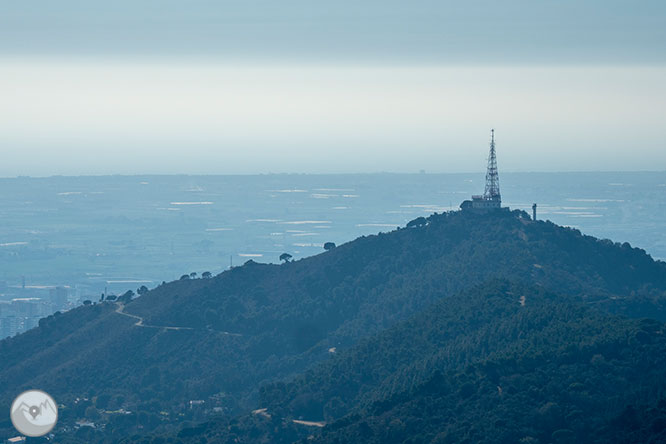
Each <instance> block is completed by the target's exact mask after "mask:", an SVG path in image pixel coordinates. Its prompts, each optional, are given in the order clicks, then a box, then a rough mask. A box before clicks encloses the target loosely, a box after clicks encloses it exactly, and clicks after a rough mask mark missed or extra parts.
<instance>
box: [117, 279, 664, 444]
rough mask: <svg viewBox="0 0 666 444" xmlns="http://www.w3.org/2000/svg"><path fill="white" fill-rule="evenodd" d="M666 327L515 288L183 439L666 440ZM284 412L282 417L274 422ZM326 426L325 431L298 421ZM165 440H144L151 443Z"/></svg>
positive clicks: (437, 310) (403, 329) (367, 344)
mask: <svg viewBox="0 0 666 444" xmlns="http://www.w3.org/2000/svg"><path fill="white" fill-rule="evenodd" d="M665 332H666V326H665V325H664V324H663V323H661V322H659V321H653V320H647V319H646V320H627V319H622V318H619V317H616V316H612V315H607V314H604V313H601V312H598V311H596V310H594V309H590V308H589V307H586V306H584V305H582V304H581V303H579V302H574V301H572V300H571V299H570V298H567V297H564V296H560V295H554V294H551V293H548V292H546V291H544V290H543V289H540V288H530V287H525V286H523V285H516V284H512V283H509V282H505V281H496V282H491V283H488V284H486V285H483V286H481V287H478V288H475V289H473V290H469V291H466V292H463V293H461V294H459V295H456V296H454V297H450V298H447V299H445V300H443V301H441V302H439V303H437V304H435V305H434V306H433V307H431V308H429V309H427V310H426V311H424V312H423V313H421V314H418V315H417V316H415V317H413V318H412V319H410V320H408V321H404V322H401V323H399V324H398V325H396V326H395V327H393V328H391V329H389V330H387V331H386V332H383V333H380V334H377V335H376V336H374V337H372V338H369V339H367V340H364V341H362V343H360V344H359V345H357V346H355V347H353V348H352V349H351V350H349V351H347V352H343V353H341V354H340V355H339V356H337V357H336V358H334V359H332V360H331V361H329V362H327V363H324V364H322V365H320V366H319V367H317V368H316V369H314V370H312V371H309V372H306V373H305V374H303V375H302V376H299V377H297V378H295V379H293V380H292V381H290V382H288V383H276V384H271V385H269V386H268V387H265V388H264V389H263V390H262V400H261V403H260V406H262V407H263V408H264V409H265V410H263V411H262V412H263V413H262V414H261V415H259V414H254V415H252V414H251V415H247V416H244V417H242V418H240V419H238V420H231V421H222V420H218V421H214V422H210V423H207V424H204V425H201V426H199V427H196V428H190V429H185V430H183V431H181V432H180V433H179V434H178V435H176V436H172V437H171V439H173V441H174V442H182V443H194V442H196V443H199V442H211V443H212V442H223V443H225V442H229V443H231V442H248V443H249V442H266V443H268V442H275V443H289V442H295V441H299V440H300V439H303V442H304V443H305V442H318V443H326V444H329V443H331V444H332V443H355V442H364V443H387V442H390V443H421V442H434V443H460V442H474V443H481V442H483V443H539V442H541V443H551V442H552V443H574V442H581V443H583V442H584V443H609V442H635V443H648V442H654V443H657V442H664V440H665V439H666V337H665V336H664V333H665ZM268 415H270V418H269V417H268ZM294 419H297V420H298V419H307V420H309V421H321V420H325V421H326V423H327V424H328V425H327V426H326V427H325V428H323V429H322V430H321V432H320V433H319V432H315V433H314V434H313V435H310V437H309V438H308V439H305V438H306V437H307V436H308V435H309V434H310V433H312V432H313V431H312V430H307V428H304V427H303V426H302V425H300V426H299V425H298V424H296V423H294V422H293V420H294ZM153 439H155V438H149V439H136V441H132V440H130V441H128V442H141V443H151V442H159V441H153Z"/></svg>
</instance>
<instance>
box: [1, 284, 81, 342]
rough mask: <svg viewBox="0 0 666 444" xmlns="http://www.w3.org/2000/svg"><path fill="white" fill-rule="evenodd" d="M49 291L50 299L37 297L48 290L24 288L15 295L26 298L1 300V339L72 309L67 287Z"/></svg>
mask: <svg viewBox="0 0 666 444" xmlns="http://www.w3.org/2000/svg"><path fill="white" fill-rule="evenodd" d="M48 290H49V292H48V297H37V296H42V295H43V294H44V293H46V289H42V288H40V289H39V291H37V290H34V289H30V288H23V286H22V287H21V288H20V289H19V290H16V292H15V293H14V295H17V296H18V295H25V297H15V298H12V299H8V300H0V339H4V338H6V337H8V336H14V335H16V334H18V333H22V332H24V331H27V330H30V329H31V328H34V327H37V326H38V325H39V320H40V319H41V318H44V317H46V316H49V315H50V314H52V313H54V312H56V311H65V310H68V309H69V308H70V305H69V289H68V288H67V287H55V288H51V289H48ZM7 296H8V295H5V297H7ZM9 297H11V295H9Z"/></svg>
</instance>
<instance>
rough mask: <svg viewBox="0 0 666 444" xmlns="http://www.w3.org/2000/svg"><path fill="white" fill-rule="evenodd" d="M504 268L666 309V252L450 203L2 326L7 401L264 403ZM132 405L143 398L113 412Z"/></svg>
mask: <svg viewBox="0 0 666 444" xmlns="http://www.w3.org/2000/svg"><path fill="white" fill-rule="evenodd" d="M497 277H501V278H507V279H511V280H514V281H517V282H529V283H531V284H534V285H540V286H543V287H544V288H547V289H550V290H554V291H556V292H558V293H560V294H563V295H568V296H571V297H573V298H574V299H575V300H577V301H581V302H584V303H585V304H587V305H593V306H595V307H598V308H601V309H603V310H606V311H611V312H617V313H624V314H627V315H629V316H649V317H654V318H660V319H664V318H665V315H664V314H665V313H666V311H665V310H664V307H665V306H666V305H665V303H664V302H665V300H666V264H664V263H663V262H655V261H653V260H652V259H651V258H650V256H649V255H647V254H646V253H645V252H644V251H642V250H640V249H635V248H631V247H630V246H629V245H628V244H622V245H620V244H613V243H612V242H610V241H600V240H597V239H595V238H593V237H590V236H583V235H581V234H580V233H579V232H578V231H576V230H573V229H568V228H563V227H559V226H556V225H554V224H552V223H549V222H533V221H531V220H529V218H527V217H526V215H525V214H524V213H521V212H513V213H509V212H506V213H505V212H498V213H496V214H488V215H485V216H484V215H473V214H465V213H447V214H439V215H433V216H431V217H429V218H428V219H427V220H425V219H424V220H419V221H417V222H416V223H414V224H412V227H410V228H403V229H399V230H396V231H393V232H390V233H384V234H380V235H376V236H367V237H362V238H359V239H356V240H355V241H352V242H349V243H347V244H344V245H341V246H339V247H337V248H335V249H333V250H331V251H328V252H325V253H322V254H320V255H317V256H314V257H310V258H307V259H303V260H300V261H297V262H293V263H287V264H283V265H266V264H256V263H253V262H249V263H247V264H245V265H244V266H242V267H236V268H234V269H232V270H230V271H227V272H224V273H222V274H220V275H219V276H216V277H215V278H213V279H194V280H184V281H176V282H172V283H169V284H164V285H161V286H159V287H158V288H156V289H153V290H151V291H150V292H148V293H147V294H145V295H143V296H141V297H139V298H137V299H135V300H134V301H132V302H130V303H128V304H126V306H125V307H124V311H123V313H119V312H118V311H119V309H120V307H119V306H117V305H116V304H114V303H105V304H97V305H94V306H86V307H80V308H78V309H76V310H72V311H70V312H67V313H63V314H61V315H59V316H52V317H50V318H48V319H46V320H44V321H43V322H42V323H40V327H39V328H37V329H35V330H32V331H30V332H28V333H26V334H22V335H19V336H18V337H15V338H12V339H8V340H5V341H1V342H0V401H2V402H5V403H9V402H11V399H12V398H13V397H14V396H16V394H17V393H19V392H20V391H21V390H22V389H24V388H28V387H40V388H42V389H44V390H46V391H48V392H49V393H51V394H52V395H53V396H55V397H56V399H58V401H59V402H61V403H62V404H64V405H65V406H66V408H65V409H63V416H62V423H63V424H67V423H68V421H70V422H71V421H74V420H75V419H84V418H86V419H89V417H91V416H93V417H96V418H97V419H96V421H97V422H98V423H100V424H104V425H105V427H106V428H105V433H106V434H107V435H110V436H113V437H114V438H113V439H116V438H117V437H118V436H120V435H122V434H124V433H127V432H130V431H137V430H141V431H147V430H151V429H154V428H156V427H157V428H159V427H162V426H165V425H169V424H178V423H181V422H182V421H184V420H197V419H199V417H200V415H198V414H197V413H196V411H195V410H194V409H189V408H188V407H187V406H188V401H190V400H199V399H202V400H206V401H207V404H206V405H207V406H210V408H212V407H217V408H219V409H221V411H222V412H223V413H226V414H228V415H230V414H235V413H237V412H242V411H243V410H245V409H248V408H251V407H252V406H255V405H256V399H257V392H258V389H259V387H260V386H262V385H263V384H265V383H267V382H270V381H273V380H278V379H283V378H286V377H288V376H290V375H294V374H296V373H299V372H302V371H303V370H305V369H307V368H309V367H311V366H312V365H314V364H316V363H318V362H321V361H326V360H327V359H328V358H329V357H330V356H331V355H332V353H329V352H328V350H329V349H330V348H332V347H335V348H336V349H337V350H338V351H344V350H345V349H347V348H349V347H351V346H353V345H354V344H357V343H358V341H359V340H361V339H363V338H366V337H368V336H370V335H372V334H375V333H377V332H380V331H382V330H384V329H386V328H390V327H391V326H393V325H395V324H396V322H399V321H401V320H405V319H408V318H409V317H411V316H413V315H414V314H415V313H418V312H420V311H422V310H424V309H426V308H427V307H429V306H430V305H431V304H433V303H435V302H437V301H439V300H441V299H443V298H444V299H446V298H447V297H449V296H451V295H453V294H455V293H457V292H459V291H462V290H465V289H469V288H472V287H474V286H476V285H478V284H479V283H482V282H485V281H487V280H489V279H493V278H497ZM128 315H132V316H135V317H134V318H132V317H130V316H128ZM139 319H140V320H141V322H139V321H138V320H139ZM137 323H138V324H139V325H137ZM165 327H177V328H165ZM77 398H79V400H78V401H77ZM82 399H83V400H82ZM353 402H355V401H353ZM120 408H122V409H125V410H129V411H131V412H132V413H131V414H126V415H123V416H122V417H120V416H118V415H115V414H109V413H107V412H108V411H118V410H119V409H120ZM210 408H209V410H210ZM9 427H10V425H9V423H8V422H7V421H5V422H4V423H0V432H1V430H2V429H3V428H4V429H5V430H6V429H7V428H9Z"/></svg>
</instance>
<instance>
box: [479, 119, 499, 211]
mask: <svg viewBox="0 0 666 444" xmlns="http://www.w3.org/2000/svg"><path fill="white" fill-rule="evenodd" d="M483 198H484V199H486V200H501V199H502V198H501V197H500V187H499V174H498V173H497V156H496V154H495V130H494V129H491V130H490V154H489V155H488V171H487V172H486V190H485V191H484V193H483Z"/></svg>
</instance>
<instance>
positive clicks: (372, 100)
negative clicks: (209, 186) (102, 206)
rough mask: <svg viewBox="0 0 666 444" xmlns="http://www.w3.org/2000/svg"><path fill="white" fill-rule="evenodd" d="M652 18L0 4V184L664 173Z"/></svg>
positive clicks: (597, 7) (654, 7)
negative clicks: (188, 177)
mask: <svg viewBox="0 0 666 444" xmlns="http://www.w3.org/2000/svg"><path fill="white" fill-rule="evenodd" d="M665 19H666V3H665V2H663V1H661V0H660V1H652V0H646V1H618V0H606V1H581V0H577V1H571V0H558V1H555V0H507V1H503V2H497V1H495V0H492V1H491V0H469V1H449V0H437V1H425V0H411V1H408V2H407V1H395V0H383V1H375V0H363V1H358V0H355V1H351V0H338V1H337V2H335V3H332V2H323V1H313V0H307V1H306V0H283V1H280V2H276V1H274V0H270V1H259V0H242V1H229V0H226V1H225V0H215V1H212V0H210V1H208V0H189V1H187V2H184V1H173V0H159V1H147V0H144V1H138V0H134V1H127V0H116V1H114V2H101V1H90V0H78V1H77V0H61V1H58V2H38V3H35V2H25V1H23V2H2V3H0V97H1V98H2V99H1V100H0V150H1V151H0V152H2V154H3V156H2V162H0V176H10V177H11V176H18V175H34V176H43V175H55V174H64V175H78V174H149V173H150V174H252V173H270V172H273V173H283V172H297V173H338V172H379V171H393V172H418V171H419V170H426V171H427V172H438V173H440V172H467V171H481V170H483V168H484V167H485V158H486V156H487V145H488V138H489V132H490V129H491V128H495V130H496V137H497V150H498V161H499V166H500V169H501V170H502V169H504V170H508V171H596V170H664V169H666V168H665V166H666V147H665V146H664V140H665V138H664V136H663V132H664V128H666V26H664V23H665V22H666V20H665Z"/></svg>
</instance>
